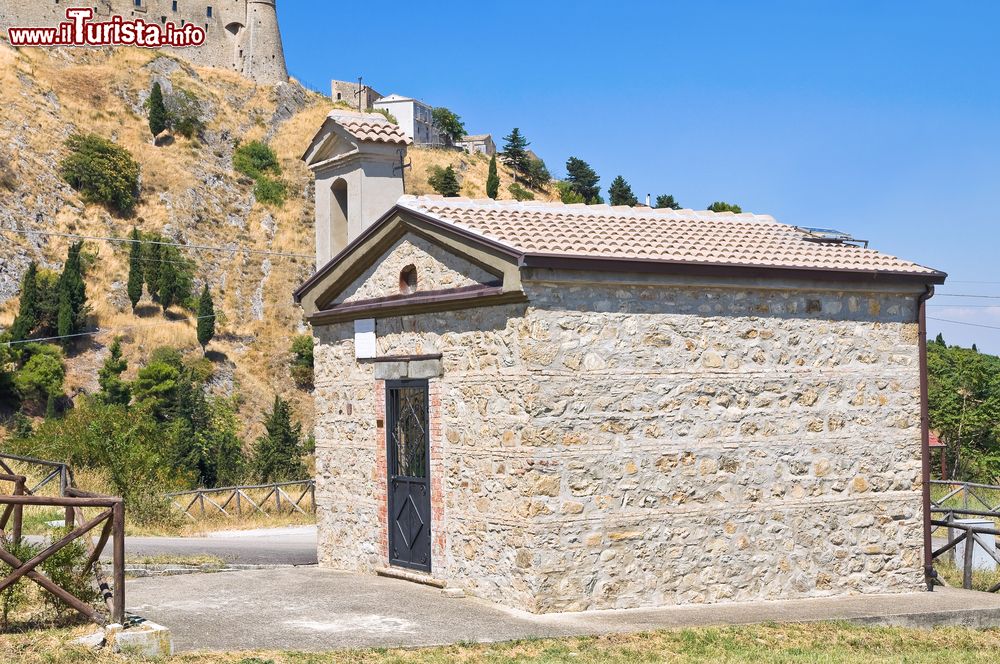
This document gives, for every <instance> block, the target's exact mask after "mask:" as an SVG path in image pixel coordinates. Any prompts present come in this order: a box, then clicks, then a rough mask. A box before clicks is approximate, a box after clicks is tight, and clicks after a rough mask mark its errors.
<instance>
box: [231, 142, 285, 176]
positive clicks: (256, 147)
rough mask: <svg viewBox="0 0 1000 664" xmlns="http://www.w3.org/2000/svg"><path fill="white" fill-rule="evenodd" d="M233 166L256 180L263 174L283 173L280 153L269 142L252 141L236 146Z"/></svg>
mask: <svg viewBox="0 0 1000 664" xmlns="http://www.w3.org/2000/svg"><path fill="white" fill-rule="evenodd" d="M233 168H234V169H236V170H237V171H238V172H240V173H242V174H243V175H245V176H247V177H248V178H252V179H254V180H256V179H258V178H260V177H261V176H262V175H266V174H269V173H270V174H271V175H281V164H280V163H279V162H278V155H277V154H276V153H275V152H274V150H273V149H271V146H269V145H268V144H267V143H263V142H261V141H250V142H249V143H244V144H243V145H241V146H239V147H238V148H236V152H234V153H233Z"/></svg>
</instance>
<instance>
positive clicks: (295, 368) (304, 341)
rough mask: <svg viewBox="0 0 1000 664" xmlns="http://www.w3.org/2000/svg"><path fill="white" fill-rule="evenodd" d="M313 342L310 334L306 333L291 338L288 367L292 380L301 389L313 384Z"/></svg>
mask: <svg viewBox="0 0 1000 664" xmlns="http://www.w3.org/2000/svg"><path fill="white" fill-rule="evenodd" d="M314 344H315V342H314V341H313V338H312V336H311V335H308V334H300V335H299V336H297V337H295V338H294V339H292V365H291V369H290V370H291V374H292V380H294V381H295V384H296V385H298V386H299V387H301V388H303V389H305V388H312V386H313V380H314V373H315V361H314V356H313V354H314Z"/></svg>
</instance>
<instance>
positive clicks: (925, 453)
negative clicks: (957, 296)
mask: <svg viewBox="0 0 1000 664" xmlns="http://www.w3.org/2000/svg"><path fill="white" fill-rule="evenodd" d="M932 297H934V286H927V291H926V292H925V293H924V294H923V295H921V296H920V297H919V298H918V299H917V327H918V328H919V331H918V333H917V343H919V344H920V436H921V441H920V484H921V487H922V493H923V496H922V498H923V512H924V581H925V582H926V583H927V592H934V583H935V581H936V579H937V572H936V571H934V549H933V547H934V544H933V540H932V538H931V422H930V407H929V403H928V402H929V390H930V388H929V385H928V377H927V300H929V299H931V298H932Z"/></svg>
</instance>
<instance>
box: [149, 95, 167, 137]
mask: <svg viewBox="0 0 1000 664" xmlns="http://www.w3.org/2000/svg"><path fill="white" fill-rule="evenodd" d="M168 120H169V115H168V114H167V106H166V104H164V103H163V89H162V88H161V87H160V84H159V83H153V89H152V91H151V92H150V93H149V131H150V132H152V134H153V142H154V143H155V142H156V137H157V136H159V135H160V134H162V133H163V132H164V131H166V130H167V123H168Z"/></svg>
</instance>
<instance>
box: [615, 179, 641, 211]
mask: <svg viewBox="0 0 1000 664" xmlns="http://www.w3.org/2000/svg"><path fill="white" fill-rule="evenodd" d="M608 198H609V200H610V201H611V204H612V205H628V206H629V207H632V206H635V205H638V203H639V199H638V198H636V197H635V194H633V193H632V187H631V186H629V183H628V182H626V181H625V178H623V177H622V176H620V175H619V176H618V177H616V178H615V179H614V180H613V181H612V182H611V187H610V188H609V189H608Z"/></svg>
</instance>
